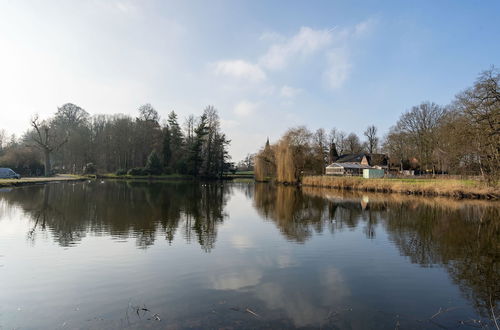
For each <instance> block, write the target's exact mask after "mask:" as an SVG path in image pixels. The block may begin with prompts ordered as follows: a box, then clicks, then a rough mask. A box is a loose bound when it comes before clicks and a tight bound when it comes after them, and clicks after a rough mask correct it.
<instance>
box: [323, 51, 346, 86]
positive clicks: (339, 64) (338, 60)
mask: <svg viewBox="0 0 500 330" xmlns="http://www.w3.org/2000/svg"><path fill="white" fill-rule="evenodd" d="M327 59H328V66H327V69H326V71H325V72H324V73H323V77H324V79H325V81H326V84H327V86H328V87H329V88H331V89H337V88H340V87H342V85H343V84H344V82H345V81H346V80H347V78H348V76H349V72H350V70H351V63H350V62H349V57H348V55H347V52H346V51H345V50H343V49H337V50H334V51H331V52H330V53H328V55H327Z"/></svg>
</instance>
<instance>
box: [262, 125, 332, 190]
mask: <svg viewBox="0 0 500 330" xmlns="http://www.w3.org/2000/svg"><path fill="white" fill-rule="evenodd" d="M315 141H316V140H315V139H314V138H313V134H312V133H311V132H310V131H309V130H307V128H305V127H304V126H299V127H295V128H291V129H289V130H288V131H287V132H286V133H285V134H284V135H283V137H282V138H281V139H280V140H279V141H278V142H277V143H276V144H274V145H269V142H268V143H266V146H265V147H264V149H262V150H261V151H260V152H259V153H258V154H257V156H256V158H255V170H254V173H255V179H256V180H257V181H265V179H266V178H267V179H269V178H271V179H274V180H276V181H277V182H283V183H298V182H300V180H301V178H302V175H304V174H306V173H307V174H321V171H322V166H319V167H318V166H317V164H318V163H323V162H324V159H323V158H324V157H323V155H322V154H318V153H316V152H315V150H317V149H318V148H316V146H315V143H316V142H315Z"/></svg>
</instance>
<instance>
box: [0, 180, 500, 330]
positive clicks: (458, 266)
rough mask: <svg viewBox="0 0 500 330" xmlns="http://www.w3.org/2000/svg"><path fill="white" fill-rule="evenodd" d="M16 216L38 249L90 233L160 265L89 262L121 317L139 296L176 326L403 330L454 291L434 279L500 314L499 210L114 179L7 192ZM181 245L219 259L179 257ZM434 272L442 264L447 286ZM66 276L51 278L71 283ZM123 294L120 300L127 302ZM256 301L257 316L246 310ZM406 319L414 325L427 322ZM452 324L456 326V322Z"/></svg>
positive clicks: (3, 201)
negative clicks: (400, 329) (398, 329)
mask: <svg viewBox="0 0 500 330" xmlns="http://www.w3.org/2000/svg"><path fill="white" fill-rule="evenodd" d="M235 196H236V197H237V198H235V200H231V199H232V198H233V197H235ZM250 204H251V205H250ZM16 207H17V208H18V209H20V210H21V211H22V212H23V213H24V217H25V218H28V219H30V220H29V228H26V229H24V228H23V230H25V231H23V233H25V234H23V235H26V237H27V239H28V241H29V242H31V244H33V245H34V246H35V248H36V244H37V242H38V241H39V240H54V241H55V242H56V243H57V244H58V245H59V246H62V247H65V248H66V247H71V246H75V245H78V246H80V247H82V246H84V245H85V244H83V243H82V240H84V239H86V238H89V237H90V236H100V237H103V238H107V237H109V239H112V240H116V241H122V240H130V239H135V241H136V246H137V247H139V248H141V249H145V250H144V251H145V252H146V251H147V252H148V254H149V255H154V256H155V257H154V261H152V262H151V263H149V261H148V260H147V259H146V253H143V254H142V252H143V250H137V249H136V248H135V247H134V246H132V250H133V251H130V250H128V251H124V252H123V255H120V256H121V257H122V258H124V259H128V258H130V259H131V260H133V261H131V262H130V263H128V262H126V261H123V262H122V263H119V262H117V263H116V264H114V263H113V262H112V261H113V260H114V259H111V258H114V257H115V256H114V255H108V256H107V257H109V258H110V259H105V260H107V263H102V264H100V261H99V262H96V263H95V264H93V263H89V264H90V265H96V266H95V267H96V268H94V270H99V271H102V269H106V271H107V274H112V276H111V275H108V277H109V278H113V281H112V283H111V282H109V280H106V278H107V277H105V276H103V277H97V275H96V277H93V278H91V279H89V281H88V282H85V280H82V285H87V289H89V288H92V287H93V286H94V285H95V283H96V282H97V283H100V285H101V287H102V288H105V290H108V291H107V292H108V293H107V294H106V293H103V294H102V296H100V295H99V293H94V295H89V297H88V299H89V301H92V302H94V301H100V302H101V304H100V305H99V306H101V308H102V306H112V307H113V308H115V309H116V310H118V312H116V311H114V312H116V313H121V312H120V311H123V308H122V306H126V305H127V303H128V300H127V299H129V297H133V296H134V294H137V292H140V293H143V297H146V298H145V299H148V300H147V301H148V306H149V305H150V301H151V304H152V307H151V308H154V311H155V313H156V312H158V313H160V315H161V317H162V319H163V318H164V317H165V319H168V320H169V322H170V323H169V325H171V326H172V327H173V328H175V327H176V326H177V327H178V328H184V327H188V326H189V325H192V326H193V327H198V328H203V327H210V328H216V327H219V326H221V327H225V326H233V327H243V326H246V327H248V328H259V327H267V328H273V327H274V328H276V327H277V328H284V327H310V326H312V327H331V328H366V326H367V325H368V326H373V325H374V324H375V325H376V327H394V326H395V325H397V324H400V323H399V322H402V320H401V319H397V320H396V319H395V317H396V316H395V315H398V317H399V315H400V310H401V309H404V308H403V307H400V306H403V305H404V306H406V309H407V310H406V311H407V312H408V313H410V312H413V313H415V314H418V313H420V314H426V315H427V318H429V317H430V316H431V315H432V313H434V311H435V310H437V307H436V308H435V309H433V311H431V312H429V311H428V310H426V303H429V302H430V303H432V301H433V299H436V300H439V299H441V300H440V304H441V302H442V301H443V297H447V295H448V294H450V292H452V290H451V289H449V288H448V289H446V290H444V289H443V292H441V293H440V295H438V294H437V293H436V295H435V296H434V295H433V292H432V290H433V289H435V287H432V285H431V284H432V283H430V281H432V280H436V279H438V280H441V281H442V282H440V283H445V284H448V282H451V283H453V285H452V287H453V288H455V287H458V288H460V290H461V293H462V295H463V296H464V297H465V298H466V299H467V301H468V302H469V303H470V304H471V305H473V307H474V310H475V311H477V314H478V315H481V316H482V317H483V318H484V319H485V320H486V321H485V322H489V323H485V324H486V325H489V326H491V327H492V326H493V323H491V320H490V321H488V319H489V318H490V314H491V309H492V307H493V309H494V310H498V304H499V303H500V268H499V267H500V255H499V250H500V207H499V205H498V204H496V203H491V202H481V201H474V202H464V201H453V200H449V199H429V198H417V197H408V196H400V195H370V194H353V193H339V192H336V191H334V190H323V189H312V188H305V187H304V188H302V189H297V188H295V187H284V186H275V185H270V184H255V185H254V184H234V183H233V184H220V183H213V184H192V183H182V182H179V183H168V184H165V183H148V182H123V181H117V182H113V181H106V182H104V183H99V182H86V183H76V184H50V185H44V186H32V187H25V188H21V189H12V190H9V191H0V220H2V221H3V220H4V219H7V218H9V212H13V209H14V208H16ZM13 213H15V212H13ZM255 213H257V214H258V215H260V216H258V215H256V214H255ZM262 219H263V220H264V221H262ZM255 228H256V229H255ZM275 228H276V229H277V230H276V229H275ZM224 234H225V235H226V236H225V240H224ZM218 236H220V237H218ZM283 238H284V239H283ZM179 239H180V240H181V241H183V240H184V241H187V242H191V243H194V244H193V245H199V246H201V248H202V250H203V251H205V252H212V253H210V254H207V253H204V252H201V251H200V250H198V249H197V248H196V252H197V253H194V252H192V251H191V250H186V249H185V250H182V248H183V247H182V246H181V244H179ZM107 241H109V240H107ZM165 241H166V242H167V243H169V244H171V246H168V245H167V244H165ZM161 242H163V246H164V248H165V249H157V250H156V251H155V249H154V248H153V245H159V246H161V245H162V244H161ZM101 244H103V243H102V242H101ZM176 244H177V245H176ZM88 245H91V244H88ZM132 245H133V243H132ZM108 247H109V246H108ZM86 248H87V249H88V248H89V246H86ZM176 248H177V249H176ZM68 250H70V252H74V251H75V250H78V249H68ZM85 251H89V253H96V252H95V250H90V249H88V250H85ZM134 252H141V254H140V255H137V254H134ZM394 252H396V253H394ZM82 253H83V252H82ZM377 254H378V255H377ZM75 255H77V254H76V252H75ZM118 255H119V254H118V253H117V256H118ZM54 256H55V257H54V259H56V258H59V257H60V256H59V255H58V254H55V255H54ZM177 256H178V257H177ZM22 257H23V255H22V254H20V255H19V258H22ZM49 257H50V256H49ZM91 257H92V256H91ZM91 257H89V259H92V260H93V258H91ZM133 258H135V259H133ZM176 258H177V259H176ZM49 259H50V258H49ZM11 260H12V259H11ZM26 260H29V259H26ZM65 260H66V261H65V262H66V263H67V264H62V263H61V267H64V269H66V268H67V269H69V270H71V269H73V270H74V273H75V274H78V273H80V272H84V271H86V269H82V268H84V267H83V266H82V268H79V267H80V266H79V264H80V262H78V261H74V262H73V261H72V260H73V259H71V258H67V259H65ZM110 260H111V261H110ZM374 260H375V261H374ZM127 261H128V260H127ZM72 262H73V263H72ZM137 263H139V264H140V265H142V266H144V265H147V267H146V266H144V268H140V267H138V266H137ZM408 265H412V267H413V268H411V267H410V268H409V267H407V266H408ZM416 265H418V266H416ZM14 266H15V265H14ZM14 266H12V264H11V266H9V267H14ZM120 267H121V268H120ZM414 268H418V270H419V271H420V272H419V273H418V274H415V273H416V271H415V269H414ZM434 269H438V270H440V271H441V273H444V272H443V271H442V269H445V270H446V273H445V274H447V276H449V279H451V281H450V280H449V279H446V280H442V278H440V277H439V276H440V273H439V274H437V273H432V270H434ZM91 271H92V268H90V269H89V270H88V273H87V277H88V276H89V274H91V273H92V272H91ZM423 271H425V274H424V272H423ZM19 274H21V273H19ZM427 274H428V277H425V278H424V275H427ZM17 275H18V274H16V276H17ZM21 275H22V274H21ZM26 276H27V275H26ZM65 276H67V275H66V273H62V275H61V277H60V278H59V277H58V278H56V279H54V281H56V282H59V281H64V280H68V279H67V278H66V277H65ZM141 278H147V279H149V280H148V281H147V283H144V282H143V281H142V280H141ZM117 279H121V282H120V286H118V285H117V284H115V282H117ZM69 281H71V279H69ZM23 285H24V284H23V283H21V284H19V286H20V287H22V286H23ZM114 285H115V286H114ZM125 288H126V289H125ZM37 290H38V288H37ZM127 290H129V291H127ZM84 291H85V290H84ZM87 291H89V290H87ZM425 294H430V295H432V296H430V297H426V296H424V295H425ZM113 295H117V296H118V298H115V299H116V300H112V299H113V298H112V297H113ZM62 296H63V297H64V295H62ZM76 296H77V297H80V293H78V294H77V295H76ZM10 297H11V299H12V300H15V299H17V297H18V295H17V294H16V293H14V292H13V293H11V295H10ZM119 297H122V298H123V299H122V300H123V301H119V303H117V301H118V300H119ZM107 299H109V301H108V300H107ZM50 300H51V302H52V301H55V300H56V299H50ZM52 303H53V302H52ZM112 304H117V306H115V305H112ZM154 304H156V305H154ZM207 306H209V307H207ZM234 306H236V307H237V308H234ZM249 306H250V308H251V310H253V311H255V312H256V313H258V315H259V317H254V316H252V315H251V314H249V313H248V312H245V311H246V308H247V307H249ZM415 306H418V307H415ZM439 306H442V307H443V308H445V307H450V306H445V305H439ZM439 306H438V307H439ZM0 307H1V305H0ZM230 307H231V308H233V309H231V308H230ZM433 308H434V307H433ZM461 308H465V307H463V306H462V307H461ZM412 309H413V310H412ZM469 309H470V307H469ZM235 310H237V311H238V312H236V311H235ZM352 310H354V312H352V313H351V311H352ZM381 311H384V313H386V314H383V313H382V312H381ZM468 312H469V310H467V313H468ZM89 313H90V312H89ZM109 313H110V315H113V316H115V315H117V314H112V313H113V312H109ZM228 313H229V314H228ZM238 313H239V314H238ZM462 314H466V313H465V312H462ZM462 314H460V315H459V316H460V317H461V318H462V319H464V320H465V319H466V317H465V316H463V315H462ZM242 317H246V319H244V320H245V323H241V322H242ZM467 317H470V314H467ZM472 317H475V318H477V315H473V316H472ZM408 320H409V318H408V319H407V323H406V324H407V325H408V326H410V327H416V328H419V327H427V326H428V325H429V322H428V321H429V320H427V321H426V322H427V323H425V324H423V323H418V322H421V321H417V320H414V319H412V320H411V322H410V321H408ZM0 321H1V319H0ZM233 321H234V322H235V323H231V322H233ZM434 321H436V320H434ZM452 321H453V322H455V323H453V322H452ZM452 321H450V322H451V323H449V324H448V325H447V326H452V327H456V326H457V323H456V319H455V320H452ZM228 322H229V323H228ZM238 322H240V323H238ZM13 324H14V323H13ZM143 325H144V324H142V323H140V324H139V325H138V327H141V326H143ZM1 326H2V324H0V327H1ZM110 327H114V326H110ZM46 328H50V326H47V327H46ZM159 328H163V327H162V325H160V326H159Z"/></svg>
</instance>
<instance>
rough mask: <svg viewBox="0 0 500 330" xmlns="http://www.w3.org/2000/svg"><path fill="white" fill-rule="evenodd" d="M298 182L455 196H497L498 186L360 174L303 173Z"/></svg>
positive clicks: (490, 197)
mask: <svg viewBox="0 0 500 330" xmlns="http://www.w3.org/2000/svg"><path fill="white" fill-rule="evenodd" d="M302 185H304V186H310V187H323V188H336V189H344V190H359V191H371V192H384V193H404V194H411V195H426V196H450V197H457V198H486V199H499V198H500V187H499V185H498V184H497V185H495V186H488V185H486V184H485V183H483V182H480V181H474V180H452V179H364V178H360V177H334V176H305V177H304V178H303V179H302Z"/></svg>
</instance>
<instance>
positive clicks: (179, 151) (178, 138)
mask: <svg viewBox="0 0 500 330" xmlns="http://www.w3.org/2000/svg"><path fill="white" fill-rule="evenodd" d="M168 128H169V132H170V136H169V139H170V152H171V161H170V166H171V168H172V169H173V170H174V171H176V172H178V173H179V172H183V171H182V168H183V167H184V165H183V163H184V161H185V160H184V157H183V155H184V154H185V153H184V136H183V134H182V130H181V127H180V126H179V123H178V121H177V114H176V113H175V112H174V111H172V112H170V114H169V115H168Z"/></svg>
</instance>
